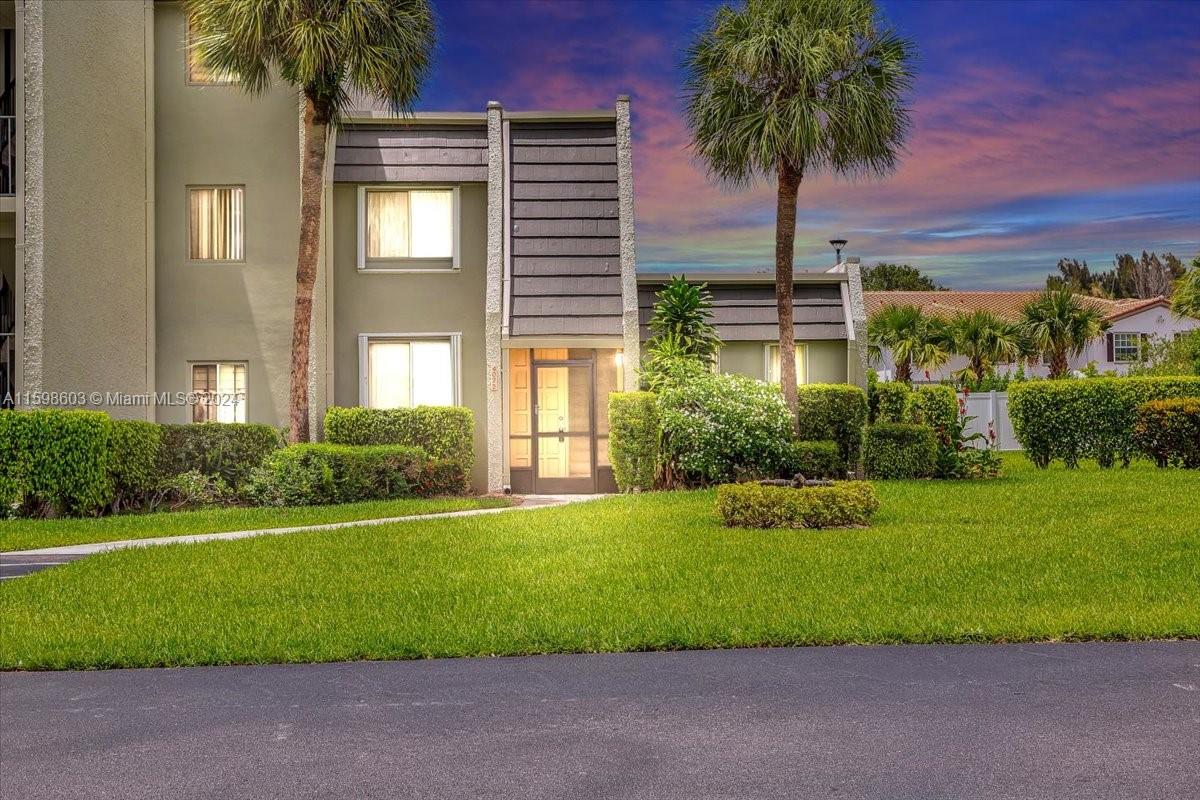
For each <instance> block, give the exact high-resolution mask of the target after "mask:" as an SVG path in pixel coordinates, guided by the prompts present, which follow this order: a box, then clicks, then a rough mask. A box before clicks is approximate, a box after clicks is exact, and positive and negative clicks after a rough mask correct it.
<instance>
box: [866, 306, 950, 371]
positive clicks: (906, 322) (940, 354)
mask: <svg viewBox="0 0 1200 800" xmlns="http://www.w3.org/2000/svg"><path fill="white" fill-rule="evenodd" d="M950 348H951V342H950V338H949V334H948V332H947V330H946V324H945V323H944V322H943V321H942V320H941V319H939V318H937V317H928V316H926V315H925V314H924V312H922V311H921V309H919V308H917V307H916V306H912V305H898V306H887V307H885V308H882V309H880V310H879V311H878V312H876V313H875V314H873V315H871V318H870V319H868V320H867V352H868V354H869V355H870V356H871V359H872V360H873V361H879V360H880V359H881V358H882V357H883V351H884V350H885V349H886V350H888V351H890V352H891V354H892V362H893V364H895V367H896V380H897V381H899V382H901V383H910V382H911V381H912V371H913V368H914V367H915V368H917V369H923V370H931V369H937V368H938V367H940V366H942V365H943V364H945V363H946V362H947V361H948V360H949V359H950Z"/></svg>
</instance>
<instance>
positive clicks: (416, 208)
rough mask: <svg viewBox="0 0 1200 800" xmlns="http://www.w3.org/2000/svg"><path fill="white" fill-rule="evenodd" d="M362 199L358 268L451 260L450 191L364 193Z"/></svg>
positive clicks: (452, 193) (391, 190)
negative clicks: (362, 232)
mask: <svg viewBox="0 0 1200 800" xmlns="http://www.w3.org/2000/svg"><path fill="white" fill-rule="evenodd" d="M365 196H366V202H365V203H364V204H363V205H364V209H363V213H364V214H365V215H366V221H365V228H366V230H365V239H366V241H365V242H364V243H363V247H362V252H363V256H364V258H365V260H366V263H364V264H362V265H361V266H364V267H368V266H370V262H372V261H375V262H380V261H382V262H387V261H396V260H402V259H453V258H454V225H455V220H454V205H455V204H454V190H452V189H366V190H365Z"/></svg>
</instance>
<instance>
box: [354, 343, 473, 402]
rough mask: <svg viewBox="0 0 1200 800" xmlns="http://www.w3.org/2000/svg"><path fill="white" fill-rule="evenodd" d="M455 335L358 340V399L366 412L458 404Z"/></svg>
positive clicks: (457, 347) (457, 346) (457, 360)
mask: <svg viewBox="0 0 1200 800" xmlns="http://www.w3.org/2000/svg"><path fill="white" fill-rule="evenodd" d="M458 342H459V335H458V334H434V335H419V336H418V335H397V336H391V335H367V336H361V337H359V364H360V376H361V385H360V391H359V394H360V398H359V401H360V403H362V405H365V406H367V407H368V408H412V407H413V406H453V405H458V403H459V388H458V382H459V366H458V365H459V357H458V351H459V345H458Z"/></svg>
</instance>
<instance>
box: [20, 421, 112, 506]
mask: <svg viewBox="0 0 1200 800" xmlns="http://www.w3.org/2000/svg"><path fill="white" fill-rule="evenodd" d="M111 432H112V421H111V420H109V418H108V415H107V414H105V413H103V412H101V411H74V410H66V409H37V410H33V411H0V501H3V503H4V506H5V508H6V509H9V510H13V509H15V510H17V511H19V512H20V513H25V514H33V515H38V516H40V515H47V514H48V515H55V516H57V515H86V514H98V513H100V512H101V511H102V510H103V509H104V508H105V506H107V505H108V504H109V503H110V502H111V500H112V486H113V485H112V480H111V478H110V477H109V473H108V467H109V454H108V444H109V436H110V434H111Z"/></svg>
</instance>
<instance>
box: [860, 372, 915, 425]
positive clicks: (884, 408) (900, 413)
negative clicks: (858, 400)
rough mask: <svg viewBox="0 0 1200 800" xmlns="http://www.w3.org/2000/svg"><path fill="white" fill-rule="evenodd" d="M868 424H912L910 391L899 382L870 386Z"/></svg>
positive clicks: (905, 384)
mask: <svg viewBox="0 0 1200 800" xmlns="http://www.w3.org/2000/svg"><path fill="white" fill-rule="evenodd" d="M870 393H871V394H870V397H869V398H868V404H869V406H870V409H871V414H870V422H871V424H872V425H874V424H875V423H876V422H912V421H913V418H912V411H913V398H912V389H910V388H909V386H908V384H907V383H902V382H900V381H885V382H875V383H872V384H871V386H870Z"/></svg>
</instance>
